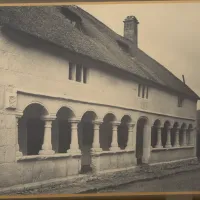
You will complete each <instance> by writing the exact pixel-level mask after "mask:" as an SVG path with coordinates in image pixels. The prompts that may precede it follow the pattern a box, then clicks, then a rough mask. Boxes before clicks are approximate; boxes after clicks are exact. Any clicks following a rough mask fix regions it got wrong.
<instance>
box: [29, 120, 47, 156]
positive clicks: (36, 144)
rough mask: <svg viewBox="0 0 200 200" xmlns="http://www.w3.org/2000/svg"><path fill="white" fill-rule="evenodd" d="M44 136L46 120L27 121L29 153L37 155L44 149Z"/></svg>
mask: <svg viewBox="0 0 200 200" xmlns="http://www.w3.org/2000/svg"><path fill="white" fill-rule="evenodd" d="M43 138H44V121H42V120H40V119H29V120H28V121H27V155H37V154H38V153H39V151H40V150H41V149H42V144H43Z"/></svg>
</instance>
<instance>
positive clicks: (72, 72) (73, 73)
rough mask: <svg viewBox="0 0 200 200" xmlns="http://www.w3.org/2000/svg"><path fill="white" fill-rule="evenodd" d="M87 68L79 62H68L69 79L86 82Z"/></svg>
mask: <svg viewBox="0 0 200 200" xmlns="http://www.w3.org/2000/svg"><path fill="white" fill-rule="evenodd" d="M87 73H88V69H87V68H86V67H85V66H83V65H81V64H74V63H69V76H68V78H69V80H73V81H76V82H80V83H87Z"/></svg>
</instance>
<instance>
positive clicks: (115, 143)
mask: <svg viewBox="0 0 200 200" xmlns="http://www.w3.org/2000/svg"><path fill="white" fill-rule="evenodd" d="M119 125H120V123H118V122H114V123H113V124H112V143H111V147H110V151H118V150H120V148H119V145H118V141H117V136H118V135H117V127H118V126H119Z"/></svg>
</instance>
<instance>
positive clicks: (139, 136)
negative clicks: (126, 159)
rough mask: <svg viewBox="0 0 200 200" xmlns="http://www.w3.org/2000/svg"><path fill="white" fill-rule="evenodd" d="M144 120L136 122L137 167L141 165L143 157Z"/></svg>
mask: <svg viewBox="0 0 200 200" xmlns="http://www.w3.org/2000/svg"><path fill="white" fill-rule="evenodd" d="M145 123H146V120H145V119H139V120H138V122H137V131H136V159H137V165H142V164H143V163H142V157H143V139H144V126H145Z"/></svg>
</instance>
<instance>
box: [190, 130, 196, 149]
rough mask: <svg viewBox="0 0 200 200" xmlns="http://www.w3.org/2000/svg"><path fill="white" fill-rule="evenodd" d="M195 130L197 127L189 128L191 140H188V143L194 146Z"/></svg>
mask: <svg viewBox="0 0 200 200" xmlns="http://www.w3.org/2000/svg"><path fill="white" fill-rule="evenodd" d="M194 131H195V129H194V128H190V129H189V130H188V132H189V138H188V139H189V141H188V145H189V146H194Z"/></svg>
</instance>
